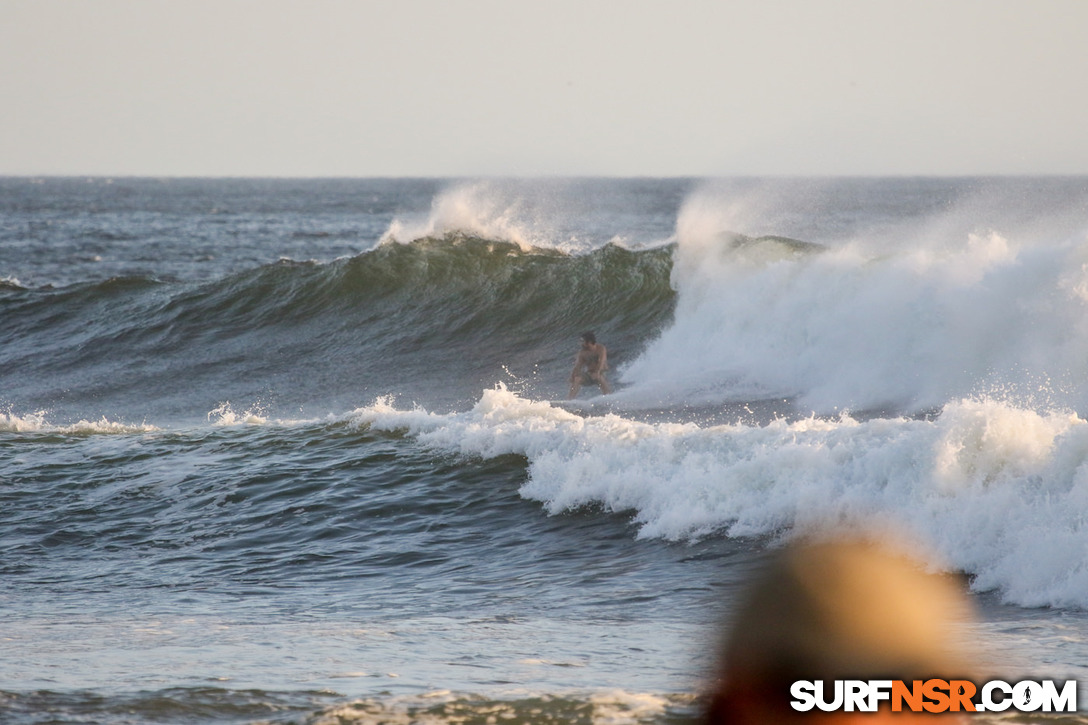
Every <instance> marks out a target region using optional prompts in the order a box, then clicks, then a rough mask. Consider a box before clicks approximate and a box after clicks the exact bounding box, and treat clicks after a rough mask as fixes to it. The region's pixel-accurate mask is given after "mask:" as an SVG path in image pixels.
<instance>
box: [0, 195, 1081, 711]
mask: <svg viewBox="0 0 1088 725" xmlns="http://www.w3.org/2000/svg"><path fill="white" fill-rule="evenodd" d="M0 280H2V281H0V343H2V344H0V554H2V555H0V642H2V650H0V651H2V653H3V654H2V655H0V715H2V719H3V720H4V721H5V722H9V721H10V722H14V723H36V722H102V723H134V722H139V723H143V722H163V723H174V722H177V723H188V722H209V723H217V722H273V723H285V722H305V723H325V722H376V721H404V722H409V721H435V722H440V721H454V720H456V721H464V722H480V723H484V722H489V721H497V720H501V719H509V720H513V721H523V722H587V723H589V722H673V721H691V720H694V719H695V718H697V716H698V712H699V708H700V704H701V700H700V695H701V694H703V693H704V691H705V685H706V681H707V678H708V676H709V675H710V674H711V672H712V669H713V665H714V663H715V647H716V643H717V641H718V639H719V637H720V625H721V622H722V621H723V618H724V617H725V616H726V615H727V614H728V612H729V611H730V607H731V606H733V605H734V604H735V602H736V600H737V596H738V594H739V592H741V591H742V589H743V587H744V585H745V584H746V582H747V581H749V579H750V577H751V575H752V573H753V572H754V571H756V570H757V569H758V567H759V565H760V564H761V562H762V561H763V560H764V558H765V557H766V555H767V553H768V552H770V551H773V550H774V549H775V548H776V547H777V546H778V545H779V544H780V543H781V542H782V541H784V540H786V539H788V538H789V537H790V536H791V535H793V534H794V533H796V532H798V531H805V530H809V529H812V528H819V527H822V526H826V525H827V524H828V523H839V522H843V521H851V522H866V523H868V524H871V525H876V526H882V527H887V528H892V529H895V530H896V531H898V532H899V533H900V534H901V535H903V536H904V537H908V538H910V539H911V540H913V541H915V542H917V544H918V555H919V556H921V557H923V558H924V559H925V560H926V563H927V564H928V565H929V566H930V567H931V568H933V569H940V570H947V571H954V572H959V573H962V575H963V577H964V581H965V583H966V586H968V587H969V589H970V591H971V596H972V598H973V599H974V601H975V603H976V605H977V607H978V609H979V612H980V621H979V622H978V623H977V624H976V625H973V629H972V630H971V632H970V633H969V634H970V635H971V637H972V639H973V640H974V641H975V642H976V643H978V644H980V645H981V647H982V649H983V650H984V651H985V652H986V656H987V657H988V658H989V660H990V661H991V663H996V664H997V666H998V667H1000V668H1001V669H1002V671H1003V672H1006V673H1007V674H1008V676H1009V677H1010V678H1014V677H1033V678H1042V677H1055V678H1077V679H1080V680H1085V677H1086V675H1088V671H1086V665H1088V616H1086V615H1085V608H1086V607H1088V567H1086V562H1088V527H1086V526H1085V512H1088V466H1086V465H1085V461H1086V460H1088V426H1085V425H1084V423H1085V421H1086V420H1088V315H1086V314H1085V313H1086V311H1088V310H1086V307H1088V179H1083V178H1013V179H796V180H791V179H720V180H697V179H631V180H603V179H602V180H594V179H574V180H562V179H549V180H437V179H419V180H411V179H401V180H227V179H220V180H199V179H106V178H92V179H56V178H46V179H32V178H7V179H0ZM585 329H593V330H594V331H595V332H596V333H597V337H598V339H599V340H601V341H602V342H604V343H605V344H606V345H607V346H608V350H609V360H610V362H611V367H612V370H611V371H610V374H611V376H612V381H613V383H614V385H615V387H616V388H617V390H616V392H615V393H614V394H613V395H610V396H606V397H605V396H599V395H597V394H596V391H594V390H589V389H584V390H583V393H582V396H581V397H580V399H579V400H577V401H573V402H572V403H566V402H557V401H561V400H562V399H563V398H565V397H566V393H567V382H566V380H567V377H568V375H569V373H570V368H571V364H572V361H573V355H574V353H575V351H576V349H577V343H578V335H579V334H580V333H581V332H582V331H583V330H585ZM1081 699H1082V701H1084V700H1085V698H1084V693H1083V691H1082V697H1081Z"/></svg>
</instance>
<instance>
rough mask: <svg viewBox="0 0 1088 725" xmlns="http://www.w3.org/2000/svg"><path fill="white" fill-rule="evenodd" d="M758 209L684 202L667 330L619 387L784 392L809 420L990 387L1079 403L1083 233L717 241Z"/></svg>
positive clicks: (713, 394)
mask: <svg viewBox="0 0 1088 725" xmlns="http://www.w3.org/2000/svg"><path fill="white" fill-rule="evenodd" d="M766 213H767V212H766V210H765V209H764V207H763V206H762V205H761V204H759V203H756V202H754V201H752V200H750V199H740V200H736V199H728V198H726V199H723V198H717V197H714V196H712V195H709V196H708V195H700V194H696V195H694V196H693V197H692V198H691V199H689V200H688V202H687V203H686V204H685V206H684V207H683V208H682V210H681V212H680V214H679V216H678V219H677V224H676V229H677V234H676V236H677V247H676V252H675V263H674V268H673V275H672V284H673V287H674V288H675V289H676V290H677V304H676V311H675V319H674V322H673V323H672V325H671V326H669V327H668V328H667V329H665V330H664V331H663V333H662V334H661V335H660V337H659V338H658V339H656V340H655V341H653V342H652V343H651V344H649V345H648V346H647V348H646V349H645V350H644V351H643V353H642V354H641V355H640V356H639V357H638V358H637V359H635V360H634V361H632V362H631V363H630V364H628V365H627V366H625V367H623V368H622V369H621V370H619V371H618V372H619V376H618V377H619V380H620V381H621V382H624V383H626V384H628V385H630V386H633V387H634V388H635V390H636V392H637V391H638V390H639V389H643V388H645V389H646V390H647V391H650V390H653V391H655V392H656V391H659V390H660V389H661V388H662V387H665V388H667V389H669V390H671V392H672V395H673V397H674V398H675V399H676V400H680V401H684V402H705V401H706V400H729V399H745V398H746V397H750V396H751V395H753V391H758V393H757V394H759V395H762V396H764V397H775V396H780V397H785V396H791V397H796V398H797V399H798V401H799V402H800V404H801V405H803V406H806V407H810V408H812V409H814V410H816V411H818V412H821V413H827V412H833V411H836V410H844V409H846V410H864V409H871V408H883V407H886V406H889V405H890V406H893V407H899V408H900V409H903V410H921V409H928V408H931V407H940V406H941V405H943V404H944V403H946V402H948V401H950V400H955V399H958V398H963V397H966V396H970V395H975V394H979V393H986V392H989V391H992V390H994V389H995V388H998V387H1000V388H1002V389H1005V390H1008V389H1011V388H1016V389H1017V394H1018V395H1021V396H1024V395H1034V394H1038V393H1043V394H1046V395H1047V396H1048V397H1049V399H1051V400H1055V399H1057V400H1059V401H1060V402H1061V403H1062V404H1063V405H1067V406H1070V407H1073V408H1074V409H1078V410H1083V409H1086V408H1088V240H1086V239H1085V237H1084V235H1079V236H1073V237H1069V236H1060V235H1055V236H1052V237H1048V236H1046V232H1045V230H1040V229H1039V228H1032V229H1030V230H1029V231H1024V230H1023V229H1022V228H1021V227H1015V229H1014V232H1015V234H1012V233H1005V234H1003V233H1000V232H999V231H993V230H987V229H978V230H975V231H965V230H964V224H962V223H961V221H958V217H956V218H957V221H956V223H952V221H949V220H946V219H942V218H940V217H936V218H932V219H927V220H925V221H924V222H919V221H918V220H915V219H911V220H908V222H909V223H908V222H904V228H902V229H896V230H892V231H888V230H884V231H883V232H882V234H881V236H879V238H870V237H860V238H850V239H839V240H831V241H828V242H827V244H826V250H825V251H823V252H822V253H819V252H816V253H813V252H809V253H798V252H796V251H794V250H792V249H790V248H789V247H786V246H781V247H779V248H778V249H777V251H776V250H775V245H774V244H773V243H768V244H763V245H758V246H756V247H752V248H744V247H742V248H736V247H733V246H731V245H730V244H729V241H728V239H727V238H723V233H724V232H727V231H738V232H744V233H755V232H752V231H751V230H752V229H757V230H759V233H763V232H764V231H766V230H765V229H764V228H763V227H764V226H765V225H763V224H761V223H760V222H759V218H760V216H761V215H763V214H766ZM950 215H951V216H953V217H955V215H952V214H951V213H950ZM1029 234H1030V235H1035V236H1025V235H1029ZM647 394H649V392H648V393H647Z"/></svg>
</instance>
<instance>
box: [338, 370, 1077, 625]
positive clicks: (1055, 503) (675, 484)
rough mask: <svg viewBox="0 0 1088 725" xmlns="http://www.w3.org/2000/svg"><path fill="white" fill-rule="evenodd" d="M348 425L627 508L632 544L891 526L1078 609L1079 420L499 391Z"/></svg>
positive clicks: (1009, 590)
mask: <svg viewBox="0 0 1088 725" xmlns="http://www.w3.org/2000/svg"><path fill="white" fill-rule="evenodd" d="M352 420H353V421H354V423H355V424H357V425H368V426H370V427H371V428H372V429H376V430H399V431H404V432H407V433H408V434H410V435H413V436H415V437H416V438H417V439H418V441H419V442H420V443H421V444H423V445H425V446H429V447H434V448H438V449H441V450H443V451H453V452H457V453H461V454H464V455H471V456H485V457H491V456H498V455H502V454H510V453H513V454H519V455H523V456H526V458H527V459H528V461H529V469H528V470H529V480H528V481H527V482H526V483H525V484H524V485H523V486H522V488H521V491H520V492H521V494H522V495H523V496H524V497H526V498H529V499H533V500H538V501H541V502H542V503H543V504H544V506H545V507H546V509H547V510H548V511H549V512H550V513H553V514H558V513H561V512H563V511H568V510H572V509H577V508H579V507H583V506H600V507H602V508H604V509H606V510H610V511H626V512H630V513H631V516H632V518H633V520H634V521H635V522H637V524H638V525H639V536H641V537H658V538H664V539H670V540H685V539H690V538H697V537H705V536H712V535H728V536H756V535H768V534H770V535H774V534H776V533H780V532H783V531H786V530H790V529H796V528H804V527H808V526H822V525H826V524H827V523H828V522H834V523H837V524H841V523H844V522H852V523H858V522H864V523H872V522H873V521H888V522H894V523H895V525H896V526H897V527H899V528H902V529H903V530H904V531H905V532H906V533H907V534H909V535H912V536H915V537H917V538H918V539H919V540H920V541H922V542H924V543H926V544H928V545H930V546H931V547H932V548H933V549H934V552H935V554H936V555H937V556H939V557H940V560H941V561H943V562H947V563H948V564H949V565H951V566H953V567H956V568H960V569H963V570H965V571H968V572H971V573H973V574H975V575H976V576H977V578H976V586H977V587H978V588H980V589H991V588H996V589H1000V590H1001V591H1002V593H1003V595H1004V596H1005V597H1006V598H1007V599H1009V600H1010V601H1013V602H1016V603H1018V604H1022V605H1032V606H1033V605H1055V606H1076V607H1085V606H1088V566H1086V564H1085V562H1088V519H1086V515H1085V514H1084V512H1085V511H1088V463H1086V461H1088V426H1086V425H1085V421H1084V420H1083V419H1082V418H1080V417H1078V416H1076V415H1074V414H1072V413H1069V412H1051V413H1039V412H1036V411H1032V410H1027V409H1024V408H1018V407H1015V406H1012V405H1010V404H1009V403H1006V402H1001V401H995V400H987V399H978V400H963V401H957V402H953V403H949V404H948V405H946V406H945V407H944V409H943V411H942V413H941V414H940V415H939V416H938V417H936V418H935V419H932V420H918V419H911V418H896V419H873V420H869V421H864V422H862V421H858V420H855V419H853V418H851V417H849V416H842V417H841V418H838V419H834V420H826V419H821V418H815V417H813V418H809V419H807V420H802V421H795V422H787V421H785V420H780V421H776V422H773V423H771V424H769V425H766V426H748V425H720V426H714V427H700V426H698V425H695V424H673V423H659V424H648V423H641V422H636V421H631V420H627V419H624V418H621V417H619V416H616V415H605V416H600V417H587V418H582V417H579V416H577V415H574V414H573V413H569V412H567V411H565V410H563V409H560V408H557V407H553V406H551V405H549V404H548V403H542V402H534V401H530V400H526V399H523V398H520V397H518V396H517V395H515V394H514V393H512V392H510V391H508V390H506V389H505V388H503V387H502V386H500V387H498V388H496V389H494V390H488V391H485V392H484V394H483V396H482V397H481V399H480V401H479V403H478V404H477V405H476V406H475V407H474V408H473V409H472V410H471V411H468V412H464V413H454V414H449V415H438V414H434V413H430V412H428V411H426V410H423V409H418V408H417V409H413V410H398V409H396V408H395V407H393V406H392V405H391V404H390V403H389V402H388V401H379V402H377V403H375V404H374V405H372V406H369V407H366V408H363V409H360V410H357V411H355V412H354V413H353V414H352Z"/></svg>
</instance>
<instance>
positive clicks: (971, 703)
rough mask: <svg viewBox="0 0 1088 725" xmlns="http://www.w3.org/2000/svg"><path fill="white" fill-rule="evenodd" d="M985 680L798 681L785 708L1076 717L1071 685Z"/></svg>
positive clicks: (1070, 682) (1067, 682) (1073, 684)
mask: <svg viewBox="0 0 1088 725" xmlns="http://www.w3.org/2000/svg"><path fill="white" fill-rule="evenodd" d="M1060 683H1061V684H1060V685H1059V681H1058V680H1023V681H1021V682H1015V683H1008V682H1005V681H1003V680H991V681H989V682H987V683H985V684H983V685H982V686H981V687H978V686H976V685H975V683H973V682H971V681H969V680H939V679H930V680H912V681H909V682H908V681H905V680H834V681H831V682H825V681H823V680H798V681H797V682H794V683H793V685H791V686H790V695H791V696H792V697H793V699H792V700H791V701H790V705H791V706H792V707H793V709H794V710H797V711H798V712H809V711H810V710H813V709H818V710H822V711H824V712H835V711H843V712H876V711H877V710H878V709H880V707H881V705H882V703H889V704H890V706H891V710H892V712H903V711H909V712H931V713H938V712H1003V711H1005V710H1008V709H1010V708H1012V709H1014V710H1018V711H1020V712H1037V711H1038V712H1076V709H1077V682H1076V680H1063V681H1060Z"/></svg>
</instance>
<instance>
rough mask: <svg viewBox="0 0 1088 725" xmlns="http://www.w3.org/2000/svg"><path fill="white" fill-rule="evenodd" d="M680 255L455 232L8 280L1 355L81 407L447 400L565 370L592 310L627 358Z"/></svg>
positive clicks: (666, 296)
mask: <svg viewBox="0 0 1088 725" xmlns="http://www.w3.org/2000/svg"><path fill="white" fill-rule="evenodd" d="M670 267H671V251H670V250H669V249H653V250H643V251H630V250H626V249H623V248H621V247H617V246H615V245H606V246H604V247H602V248H599V249H596V250H594V251H592V252H589V253H587V254H584V255H577V256H571V255H568V254H565V253H562V252H557V251H554V250H548V249H534V248H531V249H528V250H523V249H522V248H521V247H520V246H518V245H517V244H514V243H511V242H506V241H492V240H485V239H480V238H477V237H472V236H466V235H462V234H451V235H448V236H446V237H443V238H441V239H431V238H427V239H421V240H416V241H413V242H411V243H407V244H401V243H396V242H390V243H385V244H382V245H379V246H378V247H376V248H374V249H372V250H370V251H367V252H363V253H361V254H359V255H357V256H354V257H351V258H346V259H339V260H336V261H333V262H329V263H323V264H322V263H314V262H291V261H281V262H277V263H273V264H268V265H265V266H262V267H259V268H257V269H255V270H252V271H248V272H242V273H238V274H235V275H231V276H228V277H225V278H223V279H219V280H215V281H212V282H208V283H204V284H181V283H166V282H161V281H159V280H156V279H154V278H149V277H123V278H114V279H109V280H106V281H103V282H94V283H86V284H78V285H73V286H71V287H66V288H63V289H60V290H26V289H18V290H8V291H7V292H6V293H5V294H4V296H3V298H2V299H0V334H3V335H5V336H6V337H7V339H8V340H10V342H11V344H9V345H6V346H5V348H4V350H3V352H0V364H3V365H5V366H8V367H7V369H8V370H15V369H18V370H19V371H20V373H21V374H20V375H19V376H18V377H17V378H16V379H14V380H9V381H7V382H8V385H7V389H6V393H7V395H9V396H18V397H20V398H24V396H25V398H24V399H25V400H27V401H28V403H27V404H28V405H29V406H30V407H32V408H56V407H58V406H62V407H66V408H69V407H70V408H73V409H75V410H76V411H77V414H79V415H83V414H85V413H86V412H87V411H85V410H84V408H86V407H87V406H86V405H85V403H86V402H87V401H93V403H94V405H95V406H98V407H99V408H101V407H106V408H111V407H112V408H115V409H120V410H122V411H123V412H124V413H125V414H127V415H154V416H161V415H184V414H185V411H186V409H187V408H188V409H190V411H191V410H192V409H193V408H194V406H195V409H196V410H198V411H200V410H201V409H203V410H205V411H206V410H208V409H210V408H209V405H211V406H214V404H215V402H216V400H217V399H218V400H236V399H241V400H250V401H253V400H256V399H258V398H264V399H268V398H275V400H276V404H277V405H279V406H281V407H288V408H290V407H294V406H302V405H309V406H313V405H318V406H322V405H324V406H326V407H327V406H329V405H331V404H332V402H331V401H333V400H335V399H336V397H337V396H341V395H343V396H347V395H359V394H364V393H365V394H371V395H378V394H390V393H394V394H402V395H409V396H413V397H415V398H417V399H419V400H421V401H424V402H426V403H427V404H430V405H438V406H442V405H450V404H453V403H456V402H458V401H463V400H466V399H471V398H472V397H474V396H476V395H478V393H479V391H480V389H481V388H483V387H487V386H489V385H492V384H494V383H496V382H498V381H500V380H509V379H510V378H509V377H508V375H507V374H505V373H503V367H505V368H506V369H507V370H508V371H510V374H514V375H518V374H520V375H521V376H522V377H524V378H526V379H529V378H531V377H532V375H533V373H534V371H536V370H539V369H540V368H544V369H546V371H547V372H548V374H549V378H551V379H553V380H554V379H558V380H559V381H562V380H563V379H564V377H565V371H562V372H558V368H561V367H565V366H566V365H567V362H566V361H567V359H568V357H569V356H570V355H571V354H573V350H574V349H575V347H576V344H577V343H576V340H577V336H578V334H579V333H580V332H581V331H582V330H583V329H585V328H588V327H591V326H594V325H597V326H598V329H599V330H600V333H601V334H602V335H603V336H604V338H605V339H608V340H609V342H610V343H611V345H612V347H613V349H614V353H613V356H614V357H616V358H617V359H622V356H623V353H624V351H626V350H632V349H636V348H637V345H638V344H639V342H640V340H643V339H645V338H647V337H648V336H650V335H651V334H652V333H653V332H655V331H657V330H659V329H660V328H661V327H662V326H663V325H664V324H665V323H666V322H667V321H668V319H669V316H670V314H671V310H672V302H673V298H674V293H673V291H672V289H671V288H670V287H669V282H668V279H669V270H670ZM601 310H606V311H607V314H606V315H605V316H604V320H605V323H604V324H603V325H600V324H598V323H601V322H602V315H601V314H600V311H601ZM557 340H559V341H563V343H564V344H565V347H564V349H562V351H561V353H560V352H559V351H558V350H557V345H556V341H557ZM629 354H630V353H629ZM557 355H558V357H557ZM553 368H556V369H555V370H553ZM46 380H47V381H48V387H46V389H45V390H42V387H43V385H42V381H46ZM552 387H555V386H554V383H553V385H552ZM58 389H59V390H63V391H64V392H63V393H60V392H57V390H58ZM558 390H559V388H555V391H558ZM32 391H36V394H34V393H33V392H32ZM193 391H207V392H208V393H209V394H210V395H213V396H215V397H214V398H212V397H208V398H203V399H201V398H200V397H198V396H199V393H198V394H197V396H194V394H193ZM555 391H549V392H547V393H546V394H547V395H548V396H549V397H556V393H555ZM271 402H272V401H271V400H266V403H271ZM141 408H143V410H141ZM92 412H93V411H92Z"/></svg>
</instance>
